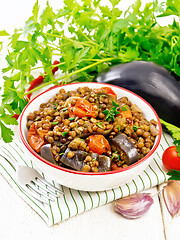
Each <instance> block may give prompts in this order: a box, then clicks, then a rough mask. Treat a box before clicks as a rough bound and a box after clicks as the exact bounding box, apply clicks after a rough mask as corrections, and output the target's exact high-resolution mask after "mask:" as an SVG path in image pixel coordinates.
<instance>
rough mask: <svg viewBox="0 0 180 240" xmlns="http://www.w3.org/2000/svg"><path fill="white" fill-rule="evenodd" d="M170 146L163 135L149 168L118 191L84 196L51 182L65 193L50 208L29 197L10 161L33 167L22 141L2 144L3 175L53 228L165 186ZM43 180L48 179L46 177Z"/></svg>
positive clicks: (170, 142) (167, 139)
mask: <svg viewBox="0 0 180 240" xmlns="http://www.w3.org/2000/svg"><path fill="white" fill-rule="evenodd" d="M170 145H173V140H172V138H171V137H170V136H169V135H168V134H165V133H163V135H162V140H161V144H160V147H159V149H158V151H157V152H156V154H155V157H154V159H153V160H152V162H151V163H150V164H149V165H148V167H147V168H146V169H145V170H144V171H143V172H142V173H140V174H139V175H138V176H137V177H136V178H134V179H131V180H130V181H129V182H128V183H126V184H124V185H122V186H119V187H117V188H115V189H111V190H107V191H101V192H84V191H78V190H74V189H70V188H67V187H65V186H62V185H59V184H56V183H54V181H53V180H50V179H48V180H49V181H52V183H53V184H55V185H56V186H57V187H59V188H61V189H62V191H63V192H64V193H65V194H64V195H62V196H61V197H59V198H57V199H56V201H55V202H51V201H50V202H49V204H41V203H40V202H39V201H37V200H35V199H34V198H33V197H31V196H29V195H28V194H27V193H25V192H24V191H23V190H22V189H21V188H20V187H19V185H18V184H17V181H16V177H15V169H14V168H13V166H12V165H11V164H10V162H9V161H8V158H14V159H16V160H17V162H18V163H19V164H21V165H22V164H27V165H28V166H31V167H33V164H32V161H31V160H30V159H27V157H26V156H25V154H24V152H23V151H22V147H21V143H20V142H19V141H14V142H12V143H9V144H5V143H4V142H2V141H1V142H0V154H1V155H2V153H3V154H4V155H5V157H0V173H1V174H2V175H3V176H4V177H5V178H6V179H7V181H8V182H9V183H10V185H11V186H12V187H13V188H14V189H15V191H16V192H17V193H18V194H19V195H20V197H21V198H23V199H24V200H25V201H26V202H27V203H28V204H29V205H30V206H31V207H32V208H33V209H34V210H35V211H36V212H37V213H38V214H39V215H40V216H41V217H42V219H44V221H45V222H46V223H47V224H48V225H49V226H52V225H54V224H56V223H59V222H61V221H63V220H65V219H68V218H70V217H72V216H75V215H77V214H80V213H83V212H86V211H88V210H90V209H93V208H96V207H99V206H101V205H104V204H106V203H109V202H112V201H114V200H116V199H118V198H122V197H125V196H128V195H130V194H133V193H136V192H140V191H142V190H145V189H148V188H151V187H153V186H156V185H158V184H160V183H163V182H165V181H166V180H167V179H168V176H167V175H166V173H165V169H164V168H163V165H162V160H161V156H162V153H163V151H164V150H165V149H166V148H167V147H169V146H170ZM42 174H43V173H42ZM43 176H44V177H45V178H46V179H47V177H46V176H45V175H43Z"/></svg>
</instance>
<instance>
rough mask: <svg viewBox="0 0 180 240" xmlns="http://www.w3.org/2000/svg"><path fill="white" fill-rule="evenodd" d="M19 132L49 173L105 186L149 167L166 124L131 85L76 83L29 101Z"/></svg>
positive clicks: (68, 181)
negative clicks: (123, 86) (125, 87)
mask: <svg viewBox="0 0 180 240" xmlns="http://www.w3.org/2000/svg"><path fill="white" fill-rule="evenodd" d="M19 133H20V138H21V141H22V143H23V146H24V149H25V151H26V152H27V154H28V155H29V157H30V158H31V159H32V160H33V162H34V164H35V165H37V167H38V168H40V169H41V171H43V172H44V173H45V174H46V175H47V176H49V177H51V178H53V179H54V180H55V181H57V182H58V183H60V184H62V185H64V186H67V187H70V188H74V189H78V190H84V191H102V190H108V189H112V188H115V187H117V186H119V185H121V184H123V183H125V182H128V181H130V180H131V179H132V178H134V177H135V176H136V175H139V174H140V173H141V171H143V170H144V169H145V168H146V166H147V165H148V164H149V163H150V161H151V160H152V158H153V155H154V153H155V151H156V150H157V148H158V146H159V143H160V139H161V134H162V130H161V124H160V121H159V118H158V116H157V114H156V112H155V110H154V109H153V108H152V107H151V106H150V105H149V104H148V103H147V102H146V101H145V100H144V99H142V98H141V97H139V96H138V95H136V94H134V93H132V92H130V91H129V90H126V89H123V88H120V87H116V86H112V85H109V84H101V83H76V84H69V85H63V86H56V87H54V88H52V89H49V90H47V91H45V92H43V93H41V94H40V95H38V96H37V97H35V98H34V99H33V100H32V101H30V102H29V103H28V104H27V106H26V107H25V109H24V110H23V112H22V114H21V116H20V119H19Z"/></svg>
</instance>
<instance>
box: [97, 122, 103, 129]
mask: <svg viewBox="0 0 180 240" xmlns="http://www.w3.org/2000/svg"><path fill="white" fill-rule="evenodd" d="M96 125H97V126H98V127H99V128H102V129H104V127H103V126H102V125H103V122H98V123H96Z"/></svg>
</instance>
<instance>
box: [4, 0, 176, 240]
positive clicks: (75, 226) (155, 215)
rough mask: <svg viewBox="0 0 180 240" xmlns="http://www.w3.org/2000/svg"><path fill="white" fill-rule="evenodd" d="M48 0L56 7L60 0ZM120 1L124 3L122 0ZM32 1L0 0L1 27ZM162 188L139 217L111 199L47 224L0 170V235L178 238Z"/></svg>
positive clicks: (17, 20) (14, 21)
mask: <svg viewBox="0 0 180 240" xmlns="http://www.w3.org/2000/svg"><path fill="white" fill-rule="evenodd" d="M131 1H132V2H133V0H131ZM49 2H50V4H51V5H53V6H55V7H58V6H60V4H61V2H62V1H61V0H50V1H49ZM122 2H124V5H125V4H126V3H125V1H124V0H122ZM142 2H146V1H142ZM34 3H35V0H31V1H30V0H29V1H24V0H6V1H2V0H1V2H0V31H1V30H3V29H6V30H7V31H8V32H11V33H12V31H13V29H14V28H19V27H22V26H23V25H24V22H25V20H27V19H28V18H29V16H31V11H32V7H33V5H34ZM39 4H40V5H41V7H42V8H43V7H44V6H45V4H46V1H45V0H39ZM4 56H5V55H4V52H0V62H1V66H0V68H2V67H4V66H5V65H4V64H5V62H4ZM0 77H1V80H0V82H1V83H2V76H1V75H0ZM162 188H163V185H160V186H158V187H154V188H152V189H150V190H147V191H146V192H150V193H152V194H153V195H154V204H153V205H152V206H151V208H150V210H149V211H148V212H147V213H146V214H145V215H144V216H143V217H142V218H140V219H136V220H127V219H125V218H123V217H121V216H120V215H119V214H117V213H116V212H114V210H113V207H114V203H109V204H107V205H105V206H101V207H98V208H96V209H93V210H90V211H88V212H86V213H83V214H80V215H78V216H76V217H72V218H70V219H68V220H66V221H64V222H62V223H60V224H57V225H55V226H53V227H48V226H47V225H46V223H45V222H44V221H43V220H42V219H41V218H40V217H39V216H38V215H37V213H36V212H35V211H34V210H33V209H32V208H31V207H29V206H28V205H27V204H26V203H25V202H24V201H23V200H22V199H21V198H20V197H19V196H18V195H17V193H16V192H15V191H14V190H13V189H12V187H11V186H10V185H9V184H8V183H7V181H6V180H5V179H4V177H3V176H2V175H1V174H0V239H2V240H11V239H26V240H30V239H31V240H32V239H34V240H36V239H44V240H46V239H47V240H48V239H51V240H55V239H78V240H81V239H84V238H85V239H86V240H89V239H103V240H107V239H108V240H109V239H113V240H116V239H125V240H131V239H138V240H144V239H146V240H152V239H153V240H179V226H180V216H179V217H176V218H174V219H172V218H171V216H170V215H169V213H168V212H167V209H166V207H165V204H164V201H163V198H162V194H161V190H162ZM159 192H160V193H159ZM158 193H159V194H158Z"/></svg>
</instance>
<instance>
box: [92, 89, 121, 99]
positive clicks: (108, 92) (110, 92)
mask: <svg viewBox="0 0 180 240" xmlns="http://www.w3.org/2000/svg"><path fill="white" fill-rule="evenodd" d="M102 91H103V92H104V93H107V94H109V95H112V96H113V97H114V98H115V99H117V95H116V93H115V92H114V91H113V90H112V89H111V88H110V87H102V88H99V89H95V90H94V92H95V93H99V92H102Z"/></svg>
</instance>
